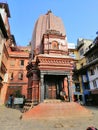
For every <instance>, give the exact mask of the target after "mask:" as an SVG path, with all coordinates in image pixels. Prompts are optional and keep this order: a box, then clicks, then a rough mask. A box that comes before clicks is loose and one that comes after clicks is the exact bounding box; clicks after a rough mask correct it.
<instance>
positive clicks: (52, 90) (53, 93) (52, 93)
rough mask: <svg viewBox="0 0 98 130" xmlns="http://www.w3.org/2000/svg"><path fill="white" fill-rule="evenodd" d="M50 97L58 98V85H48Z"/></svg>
mask: <svg viewBox="0 0 98 130" xmlns="http://www.w3.org/2000/svg"><path fill="white" fill-rule="evenodd" d="M48 99H56V85H55V83H51V84H49V85H48Z"/></svg>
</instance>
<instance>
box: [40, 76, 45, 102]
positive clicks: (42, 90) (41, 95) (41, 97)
mask: <svg viewBox="0 0 98 130" xmlns="http://www.w3.org/2000/svg"><path fill="white" fill-rule="evenodd" d="M40 81H41V85H40V102H43V101H44V75H43V74H41V79H40Z"/></svg>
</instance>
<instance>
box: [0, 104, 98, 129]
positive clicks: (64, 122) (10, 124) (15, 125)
mask: <svg viewBox="0 0 98 130" xmlns="http://www.w3.org/2000/svg"><path fill="white" fill-rule="evenodd" d="M87 109H88V110H90V112H91V113H92V115H91V116H85V118H84V117H83V116H80V117H79V116H77V117H72V118H67V117H65V118H58V117H56V118H49V119H48V118H47V119H30V120H23V119H20V116H21V114H22V113H21V111H20V110H18V109H11V108H6V107H4V106H0V130H86V128H87V127H88V126H95V127H97V128H98V123H97V122H98V108H96V107H87Z"/></svg>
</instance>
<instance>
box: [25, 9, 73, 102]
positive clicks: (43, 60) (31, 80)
mask: <svg viewBox="0 0 98 130" xmlns="http://www.w3.org/2000/svg"><path fill="white" fill-rule="evenodd" d="M66 39H67V38H66V33H65V30H64V26H63V23H62V20H61V19H60V18H59V17H56V16H54V15H53V14H52V12H51V11H48V13H47V14H45V15H42V16H40V17H39V19H38V20H37V22H36V24H35V28H34V32H33V38H32V41H31V54H30V60H29V63H28V65H27V77H28V95H27V98H28V99H30V100H32V101H33V102H34V103H37V104H38V103H39V102H43V101H44V100H45V99H60V91H61V90H62V88H64V89H65V91H66V95H67V97H68V99H69V101H71V100H72V90H71V85H72V69H73V59H72V58H71V57H70V56H69V55H68V45H67V40H66Z"/></svg>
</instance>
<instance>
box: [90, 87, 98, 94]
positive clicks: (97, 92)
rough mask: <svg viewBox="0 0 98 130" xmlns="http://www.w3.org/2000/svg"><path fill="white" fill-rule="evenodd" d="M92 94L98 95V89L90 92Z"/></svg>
mask: <svg viewBox="0 0 98 130" xmlns="http://www.w3.org/2000/svg"><path fill="white" fill-rule="evenodd" d="M90 92H91V94H98V88H96V89H93V90H90Z"/></svg>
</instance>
